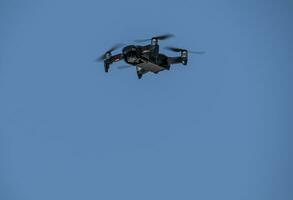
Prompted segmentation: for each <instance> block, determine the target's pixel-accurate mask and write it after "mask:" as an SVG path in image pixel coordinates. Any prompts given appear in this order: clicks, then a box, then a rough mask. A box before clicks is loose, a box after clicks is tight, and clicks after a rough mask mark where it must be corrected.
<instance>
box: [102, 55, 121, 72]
mask: <svg viewBox="0 0 293 200" xmlns="http://www.w3.org/2000/svg"><path fill="white" fill-rule="evenodd" d="M122 59H123V54H122V53H119V54H117V55H114V56H111V57H110V58H108V59H106V60H104V68H105V72H108V71H109V68H110V64H112V63H113V62H118V61H120V60H122Z"/></svg>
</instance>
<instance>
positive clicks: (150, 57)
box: [99, 34, 203, 79]
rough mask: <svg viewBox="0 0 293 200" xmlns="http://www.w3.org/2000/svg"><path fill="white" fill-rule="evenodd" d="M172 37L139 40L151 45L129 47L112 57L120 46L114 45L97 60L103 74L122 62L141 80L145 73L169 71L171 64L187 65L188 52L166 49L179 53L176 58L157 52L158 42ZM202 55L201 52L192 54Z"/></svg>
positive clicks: (163, 36) (164, 36)
mask: <svg viewBox="0 0 293 200" xmlns="http://www.w3.org/2000/svg"><path fill="white" fill-rule="evenodd" d="M169 37H172V35H170V34H168V35H162V36H157V37H153V38H151V39H147V40H139V41H138V42H145V41H151V44H149V45H145V46H141V45H129V46H126V47H124V48H123V49H122V53H119V54H116V55H112V54H111V52H112V51H113V50H115V49H117V48H118V47H119V46H120V45H116V46H114V47H112V48H111V49H110V50H108V51H107V52H106V53H105V54H104V55H102V56H101V57H100V58H99V60H101V61H102V60H103V61H104V69H105V72H108V71H109V68H110V65H111V64H112V63H114V62H118V61H121V60H124V61H125V62H126V63H127V64H129V66H130V67H131V66H134V67H136V72H137V77H138V78H139V79H141V78H142V76H143V74H145V73H147V72H153V73H155V74H157V73H158V72H160V71H163V70H169V69H170V66H171V65H172V64H177V63H182V64H183V65H187V61H188V51H187V50H186V49H179V48H173V47H168V48H167V49H169V50H172V51H175V52H180V55H179V56H178V57H168V56H166V55H164V54H161V53H160V52H159V45H158V40H164V39H167V38H169ZM193 53H203V52H193Z"/></svg>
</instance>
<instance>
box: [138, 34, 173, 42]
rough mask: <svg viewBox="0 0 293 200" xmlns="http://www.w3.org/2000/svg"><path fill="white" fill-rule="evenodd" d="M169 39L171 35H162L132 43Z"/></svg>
mask: <svg viewBox="0 0 293 200" xmlns="http://www.w3.org/2000/svg"><path fill="white" fill-rule="evenodd" d="M171 37H174V35H172V34H164V35H158V36H154V37H152V38H149V39H142V40H134V41H135V42H138V43H140V42H147V41H150V40H152V39H157V40H166V39H168V38H171Z"/></svg>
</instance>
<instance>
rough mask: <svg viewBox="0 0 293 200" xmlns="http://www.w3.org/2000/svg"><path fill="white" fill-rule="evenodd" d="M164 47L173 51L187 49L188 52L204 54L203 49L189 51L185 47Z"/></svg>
mask: <svg viewBox="0 0 293 200" xmlns="http://www.w3.org/2000/svg"><path fill="white" fill-rule="evenodd" d="M165 49H167V50H170V51H174V52H181V51H187V52H188V53H194V54H204V53H205V52H204V51H189V50H187V49H180V48H177V47H165Z"/></svg>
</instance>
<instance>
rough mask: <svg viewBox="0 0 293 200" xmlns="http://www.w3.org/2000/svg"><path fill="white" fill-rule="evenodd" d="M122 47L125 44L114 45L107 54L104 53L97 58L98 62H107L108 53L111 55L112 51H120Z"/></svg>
mask: <svg viewBox="0 0 293 200" xmlns="http://www.w3.org/2000/svg"><path fill="white" fill-rule="evenodd" d="M122 46H124V44H122V43H119V44H116V45H114V46H113V47H111V48H110V49H109V50H108V51H106V53H104V54H103V55H101V56H100V57H98V58H97V61H103V60H105V59H106V55H107V54H108V53H111V52H112V51H115V50H116V49H118V48H120V47H122Z"/></svg>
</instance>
